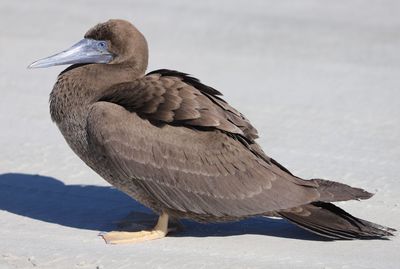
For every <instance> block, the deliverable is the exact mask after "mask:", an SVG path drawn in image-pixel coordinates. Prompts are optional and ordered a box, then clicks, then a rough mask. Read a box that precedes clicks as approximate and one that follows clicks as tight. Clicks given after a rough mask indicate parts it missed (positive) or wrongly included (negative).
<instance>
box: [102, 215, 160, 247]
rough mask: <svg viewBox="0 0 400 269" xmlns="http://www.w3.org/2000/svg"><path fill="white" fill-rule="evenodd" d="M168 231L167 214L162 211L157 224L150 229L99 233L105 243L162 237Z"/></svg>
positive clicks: (137, 241) (133, 241)
mask: <svg viewBox="0 0 400 269" xmlns="http://www.w3.org/2000/svg"><path fill="white" fill-rule="evenodd" d="M167 233H168V214H166V213H163V214H162V215H161V216H160V217H159V218H158V222H157V225H156V226H155V227H154V229H153V230H150V231H139V232H123V231H121V232H120V231H113V232H109V233H106V234H103V235H101V236H102V237H103V239H104V240H105V241H106V243H107V244H126V243H139V242H145V241H149V240H155V239H160V238H163V237H165V236H166V235H167Z"/></svg>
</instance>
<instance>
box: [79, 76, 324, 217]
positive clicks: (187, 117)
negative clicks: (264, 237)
mask: <svg viewBox="0 0 400 269" xmlns="http://www.w3.org/2000/svg"><path fill="white" fill-rule="evenodd" d="M221 100H222V99H221ZM221 102H222V101H221ZM224 103H225V102H224ZM225 104H226V103H225ZM226 107H227V108H229V107H228V106H227V104H226ZM229 113H232V114H233V115H237V117H241V118H242V122H244V123H243V124H235V123H234V122H233V121H232V120H229V117H230V116H231V115H230V114H229ZM227 114H228V115H229V116H227ZM245 122H247V123H246V124H245ZM243 126H245V128H243ZM249 126H251V125H250V123H248V121H247V120H246V119H245V118H244V117H243V116H242V115H241V114H240V113H238V112H236V111H235V110H233V112H227V110H226V108H224V107H222V108H221V106H220V105H218V104H216V103H215V102H214V101H213V100H212V99H210V98H209V97H208V96H206V95H205V94H203V93H202V92H201V91H199V90H198V89H196V88H195V87H194V86H192V85H190V84H188V83H185V82H184V81H183V80H182V79H180V78H179V77H173V76H160V75H158V74H152V75H149V76H147V77H145V78H143V79H140V80H137V81H134V82H131V83H123V84H119V85H115V86H114V87H113V88H112V89H110V90H109V91H108V93H107V94H105V95H104V97H103V98H102V99H101V101H99V102H97V103H95V104H94V105H93V107H92V109H91V111H90V113H89V116H88V125H87V134H88V141H89V147H90V149H91V150H92V151H93V153H94V154H96V155H98V156H101V158H104V159H105V160H107V161H108V165H109V166H110V167H112V171H113V173H115V175H114V176H116V177H118V178H128V179H130V180H132V181H135V185H136V186H140V188H141V191H143V192H145V195H147V196H148V197H151V198H153V200H155V201H158V202H159V203H160V205H162V206H163V207H167V208H170V209H172V210H177V211H181V212H190V213H196V214H205V215H213V216H217V217H223V216H236V217H240V216H246V215H257V214H262V213H265V212H270V211H274V210H279V209H285V208H290V207H294V206H298V205H302V204H307V203H309V202H312V201H315V200H317V199H318V197H319V193H318V191H317V190H316V189H315V188H314V186H312V184H311V183H306V182H304V181H302V180H299V179H297V178H295V177H293V176H292V175H291V174H289V173H286V172H285V171H283V170H282V169H280V168H279V167H278V166H277V165H275V164H274V163H272V162H268V161H266V160H264V159H263V158H260V156H258V154H257V150H256V151H254V150H252V148H251V147H254V145H257V144H255V143H253V144H252V145H249V144H248V143H247V142H243V141H242V140H241V139H237V136H240V137H244V139H245V140H247V141H250V142H251V139H250V138H247V137H246V133H245V131H244V130H249V129H254V128H253V127H249ZM310 185H311V186H310Z"/></svg>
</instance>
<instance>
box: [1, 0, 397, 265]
mask: <svg viewBox="0 0 400 269" xmlns="http://www.w3.org/2000/svg"><path fill="white" fill-rule="evenodd" d="M215 2H216V1H196V2H194V1H191V3H190V4H189V1H175V0H170V1H161V0H160V1H148V0H146V1H145V0H142V1H128V0H126V1H119V2H118V3H117V1H99V0H98V1H62V2H60V3H57V2H56V1H50V0H37V1H4V0H3V1H1V2H0V23H1V24H0V25H1V27H0V56H1V65H0V93H1V94H0V124H1V125H0V126H1V131H0V268H31V267H36V268H197V269H199V268H219V269H222V268H269V269H273V268H385V269H389V268H399V263H400V256H399V253H400V252H399V251H400V241H399V238H398V237H395V238H393V239H392V240H391V241H337V242H326V241H320V240H318V237H315V236H312V235H310V234H309V233H307V232H304V231H303V230H301V229H299V228H297V227H295V226H293V225H291V224H288V223H286V222H284V221H279V220H278V221H274V220H262V219H256V220H249V221H246V222H242V223H235V224H226V225H210V226H204V225H199V224H193V223H188V224H187V226H188V227H187V229H186V230H185V232H183V233H181V234H178V235H176V236H175V237H168V238H166V239H164V240H160V241H153V242H147V243H143V244H139V245H120V246H112V245H106V244H104V242H103V240H102V239H101V238H100V237H98V236H97V235H98V233H99V231H105V230H110V229H112V228H116V224H115V222H117V221H118V220H121V219H122V218H124V217H126V216H127V215H128V214H130V213H131V212H132V211H138V210H140V211H144V210H145V209H143V208H141V207H140V206H139V205H137V204H136V203H134V202H133V201H131V200H130V199H129V198H127V197H126V196H124V195H123V194H121V193H119V192H118V191H116V190H113V189H111V188H110V187H109V185H107V183H106V182H105V181H103V180H102V179H101V178H100V177H99V176H97V175H96V174H95V173H93V172H92V171H90V170H89V168H87V167H86V166H85V165H84V164H83V163H82V162H81V161H80V160H79V159H78V158H77V157H76V156H75V155H74V154H73V153H72V151H71V150H70V149H69V148H68V147H67V145H66V143H65V142H64V140H63V138H62V136H61V134H60V133H59V132H58V130H57V128H56V126H55V125H54V124H53V123H52V122H51V120H50V116H49V113H48V94H49V92H50V90H51V88H52V85H53V83H54V81H55V79H56V75H57V74H58V73H59V72H60V71H61V70H62V69H63V68H64V67H57V68H49V69H46V70H27V69H25V67H26V66H27V65H28V64H29V63H30V62H32V61H33V60H36V59H38V58H42V57H44V56H48V55H50V54H53V53H55V52H58V51H60V50H63V49H65V48H67V47H69V46H70V45H72V44H73V43H74V42H76V41H78V40H79V39H80V38H82V36H83V34H84V32H85V31H86V30H87V29H88V28H89V27H91V26H93V25H94V24H95V23H97V22H101V21H104V20H107V19H108V18H125V19H128V20H130V21H133V22H134V23H135V24H136V25H137V26H138V27H139V29H141V30H142V32H143V33H144V34H145V35H146V37H147V39H148V42H149V45H150V50H151V58H150V67H149V70H153V69H156V68H170V69H177V70H181V71H184V72H189V73H191V74H194V75H196V76H197V77H199V78H201V79H202V81H203V82H205V83H207V84H209V85H212V86H214V87H216V88H217V89H219V90H220V91H222V92H223V93H225V97H226V99H227V100H228V101H229V102H230V103H231V104H233V105H234V106H235V107H237V108H238V109H239V110H241V111H242V112H243V113H244V114H245V115H247V116H248V118H249V119H251V120H252V122H253V123H254V124H255V126H256V127H257V128H258V130H259V132H260V134H261V139H260V140H259V141H260V143H261V144H262V146H263V148H264V149H265V151H266V152H267V153H268V154H269V155H270V156H273V157H274V158H275V159H277V160H278V161H280V162H281V163H283V164H284V165H286V166H287V167H288V168H289V169H291V170H292V172H294V173H296V174H298V175H299V176H302V177H305V178H311V177H323V178H327V179H337V180H340V181H341V182H344V183H347V184H351V185H354V186H359V187H364V188H366V189H368V190H370V191H373V192H376V195H375V196H374V197H373V198H372V199H370V200H369V201H363V202H347V203H341V204H340V206H343V208H345V209H346V210H348V211H349V212H351V213H354V214H355V215H357V216H358V217H362V218H365V219H368V220H371V221H375V222H378V223H380V224H384V225H388V226H391V227H394V228H397V229H398V228H400V226H399V222H400V207H399V198H398V197H399V192H400V183H399V174H400V165H399V160H400V143H399V142H400V141H399V140H400V139H399V138H400V116H399V115H400V75H399V74H400V52H399V51H400V34H399V33H400V32H399V31H400V16H399V11H400V2H399V1H397V0H393V1H389V0H385V1H383V0H380V1H373V0H371V1H361V0H352V1H350V0H337V1H317V0H314V1H312V0H308V1H265V0H264V1H235V2H233V1H228V0H225V1H218V4H216V3H215ZM8 173H14V174H13V175H9V174H8ZM36 174H39V175H40V176H35V175H36ZM136 218H139V219H141V217H140V215H139V216H136Z"/></svg>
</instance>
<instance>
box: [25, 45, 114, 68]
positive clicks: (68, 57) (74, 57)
mask: <svg viewBox="0 0 400 269" xmlns="http://www.w3.org/2000/svg"><path fill="white" fill-rule="evenodd" d="M113 57H114V55H113V54H112V53H111V52H109V51H108V47H107V42H106V41H103V40H94V39H87V38H85V39H82V40H81V41H79V42H78V43H76V44H75V45H73V46H72V47H71V48H69V49H67V50H65V51H63V52H60V53H57V54H55V55H52V56H50V57H47V58H44V59H40V60H38V61H36V62H33V63H32V64H30V65H29V66H28V68H42V67H49V66H55V65H63V64H84V63H109V62H110V61H111V60H112V59H113Z"/></svg>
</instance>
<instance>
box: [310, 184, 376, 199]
mask: <svg viewBox="0 0 400 269" xmlns="http://www.w3.org/2000/svg"><path fill="white" fill-rule="evenodd" d="M313 181H314V182H316V183H317V184H318V185H319V186H318V191H319V193H320V194H321V197H320V198H319V200H320V201H323V202H339V201H347V200H360V199H362V200H364V199H368V198H371V197H372V196H373V194H372V193H370V192H367V191H365V190H363V189H360V188H354V187H351V186H349V185H346V184H343V183H339V182H335V181H330V180H324V179H313Z"/></svg>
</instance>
